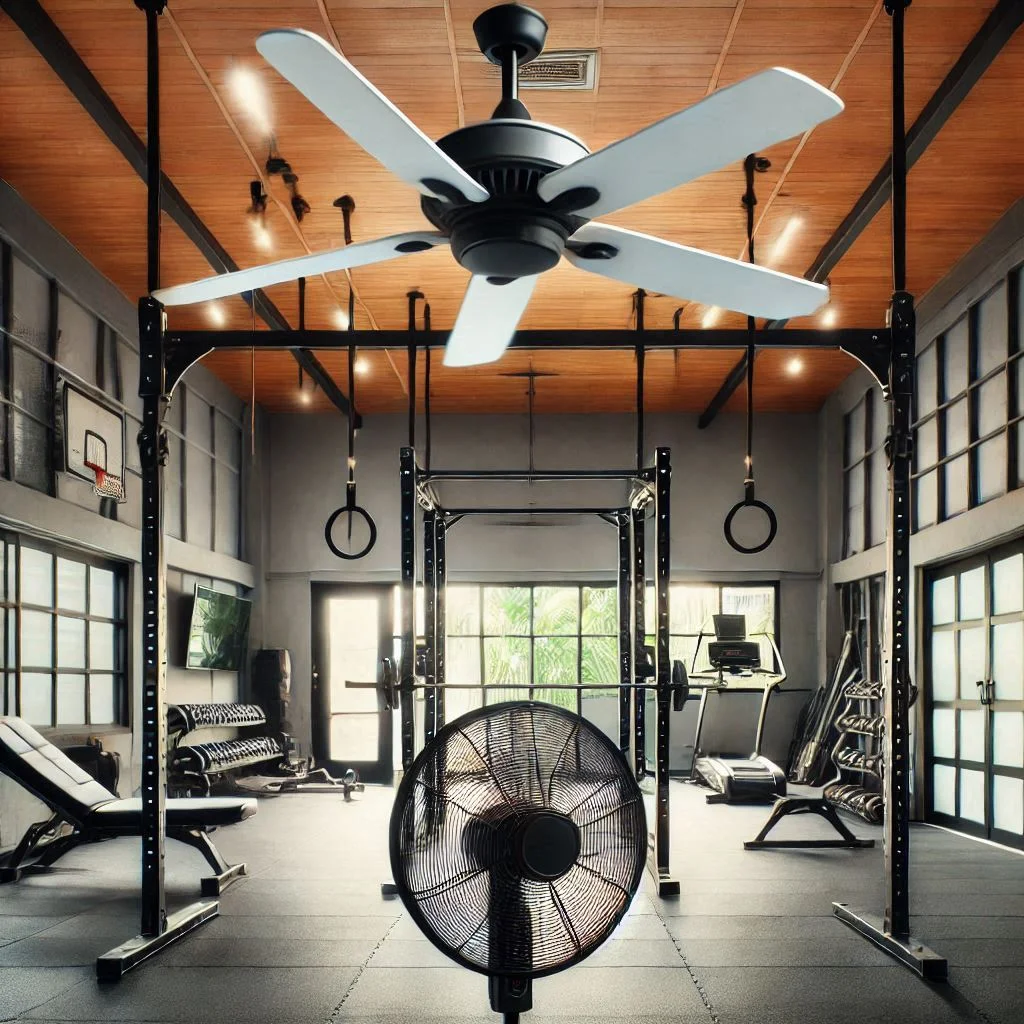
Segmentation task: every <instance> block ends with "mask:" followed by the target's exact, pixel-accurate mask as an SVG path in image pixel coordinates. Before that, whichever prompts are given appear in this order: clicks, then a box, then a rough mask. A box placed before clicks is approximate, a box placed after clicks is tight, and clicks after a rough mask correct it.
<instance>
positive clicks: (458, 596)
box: [445, 584, 480, 636]
mask: <svg viewBox="0 0 1024 1024" xmlns="http://www.w3.org/2000/svg"><path fill="white" fill-rule="evenodd" d="M446 601H447V603H446V605H445V626H446V628H447V630H448V635H449V636H467V635H468V636H473V635H474V634H475V635H479V633H480V588H479V587H472V586H465V585H462V584H453V585H452V586H450V587H448V588H447V593H446Z"/></svg>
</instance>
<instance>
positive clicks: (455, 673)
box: [445, 636, 480, 719]
mask: <svg viewBox="0 0 1024 1024" xmlns="http://www.w3.org/2000/svg"><path fill="white" fill-rule="evenodd" d="M445 659H446V660H445V676H446V677H447V678H448V679H451V680H453V681H454V680H457V681H458V682H459V683H461V684H463V685H467V686H468V685H478V684H479V683H480V641H479V640H478V639H477V638H476V637H453V636H449V637H448V643H447V647H446V648H445ZM446 699H447V698H446ZM447 717H449V719H450V714H448V715H447Z"/></svg>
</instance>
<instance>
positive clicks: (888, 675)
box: [97, 0, 946, 979]
mask: <svg viewBox="0 0 1024 1024" xmlns="http://www.w3.org/2000/svg"><path fill="white" fill-rule="evenodd" d="M909 2H910V0H885V9H886V12H887V13H888V15H889V16H890V18H891V24H892V113H893V118H892V127H893V133H892V211H893V221H892V238H893V294H892V300H891V304H890V310H889V325H888V326H887V327H883V328H875V329H873V328H867V329H863V328H848V329H841V330H831V331H817V330H775V329H770V330H769V329H766V330H762V331H760V332H758V334H757V339H756V344H757V346H758V347H762V348H785V349H792V348H822V349H840V350H842V351H844V352H846V353H848V354H849V355H850V356H852V357H853V358H855V359H857V360H859V361H860V362H861V363H862V364H863V365H864V366H865V367H866V368H867V370H868V371H869V372H870V373H871V374H872V376H873V377H874V379H875V381H876V382H877V384H878V386H879V387H880V388H881V390H882V393H883V396H884V397H885V399H886V400H887V401H888V402H889V405H890V429H889V437H888V440H887V449H888V451H889V454H890V461H889V523H888V562H887V566H888V572H887V588H888V592H887V619H886V632H885V641H886V643H885V649H886V667H885V679H884V683H885V705H884V713H885V726H886V736H885V823H884V849H885V857H884V872H885V879H884V880H885V907H884V912H883V914H882V915H880V916H873V915H869V914H865V913H859V912H855V911H853V910H851V909H850V908H849V907H847V906H846V905H845V904H839V903H837V904H833V907H834V910H835V913H836V915H837V916H838V917H839V918H840V919H841V920H843V921H845V922H846V923H847V924H849V925H850V926H851V927H853V928H855V929H856V930H857V931H859V932H860V933H861V934H863V935H864V936H866V937H867V938H868V939H870V940H871V941H872V942H874V943H876V944H877V945H879V946H880V947H881V948H883V949H884V950H886V951H887V952H888V953H890V954H891V955H892V956H894V957H896V958H897V959H899V960H900V961H901V962H902V963H904V964H906V965H907V966H909V967H911V968H912V969H913V970H915V971H917V972H918V973H919V974H920V975H922V976H923V977H927V978H930V979H939V978H944V977H945V975H946V961H945V960H944V959H943V958H941V957H939V956H938V955H936V954H935V953H933V952H932V951H931V950H929V949H927V947H925V946H924V945H923V944H922V943H920V942H919V941H918V940H917V939H914V938H912V937H911V935H910V902H909V882H910V859H909V838H910V837H909V833H910V809H911V799H910V796H911V792H910V744H909V735H910V717H909V707H910V695H911V680H910V664H911V663H910V659H911V657H912V652H913V650H914V643H913V636H912V633H911V622H910V617H909V596H910V591H909V587H910V580H911V567H910V543H909V542H910V524H911V518H910V499H911V489H910V470H911V444H912V431H911V422H912V421H911V409H912V405H913V394H914V354H915V320H914V299H913V296H912V295H910V294H909V293H908V292H907V291H906V209H907V200H906V178H907V155H906V138H905V133H904V112H903V108H904V84H903V68H904V47H903V27H904V15H905V8H906V7H907V6H909ZM136 4H137V6H138V7H140V8H141V9H142V10H143V11H144V12H145V16H146V22H147V32H146V51H147V121H148V132H147V147H148V160H147V170H148V173H147V188H148V207H147V240H148V244H147V262H148V276H147V284H148V286H149V289H150V291H153V290H155V289H156V288H158V287H159V283H160V282H159V268H160V212H161V199H162V197H161V187H160V121H159V118H160V92H159V39H158V20H159V16H160V14H161V13H162V12H163V9H164V0H136ZM248 299H249V301H250V302H258V301H260V300H261V296H258V295H250V296H248ZM409 340H410V339H409V334H408V333H407V332H404V331H309V330H299V331H187V332H181V331H179V332H173V333H172V332H168V331H167V329H166V322H165V317H164V311H163V307H162V306H161V304H160V303H159V302H157V301H156V300H155V299H153V298H151V297H149V296H144V297H143V298H141V299H140V300H139V347H140V364H141V366H140V374H139V394H140V396H141V398H142V404H143V422H142V430H141V432H140V436H139V446H140V451H141V455H142V502H143V537H142V556H141V571H142V579H143V585H144V594H143V616H142V622H141V630H142V639H143V651H144V661H143V681H142V819H143V831H142V842H141V853H142V886H141V893H140V898H141V927H140V934H139V935H138V936H136V937H135V938H132V939H129V940H128V941H127V942H126V943H124V944H123V945H121V946H119V947H117V949H115V950H112V951H111V952H110V953H108V954H106V955H105V956H103V957H101V958H100V960H99V961H98V962H97V972H98V974H100V975H101V977H103V978H105V979H116V978H119V977H121V976H122V975H123V974H124V972H126V971H128V970H130V969H131V968H132V967H134V966H136V965H137V964H139V963H141V962H142V961H143V960H145V959H146V958H148V957H149V956H151V955H153V954H154V953H155V952H157V951H158V950H159V949H161V948H163V947H165V946H167V945H169V944H170V943H172V942H174V941H175V940H177V939H179V938H181V937H182V936H183V935H186V934H187V933H188V932H190V931H192V930H194V929H195V928H196V927H198V926H199V925H201V924H202V923H203V922H204V921H207V920H209V919H210V918H212V917H214V916H215V915H216V914H217V913H218V911H219V906H218V902H217V900H215V899H211V900H203V901H200V902H199V903H196V904H193V905H192V906H189V907H186V908H185V909H183V910H180V911H177V912H176V913H174V914H173V915H171V916H168V914H167V911H166V900H165V893H164V842H165V837H166V822H165V807H164V799H165V797H164V794H165V787H166V756H165V750H166V744H165V733H166V724H165V721H164V707H165V702H166V674H165V652H166V584H167V580H166V566H165V561H164V549H163V496H164V487H163V477H164V466H165V464H166V461H167V456H168V450H167V440H166V432H165V429H164V426H163V415H164V412H165V410H166V407H167V403H168V401H169V399H170V395H171V392H172V391H173V389H174V386H175V384H176V383H177V382H178V381H179V380H180V379H181V377H182V375H183V374H184V373H185V371H186V370H187V369H188V367H189V366H191V365H192V364H193V363H195V362H196V361H197V360H199V359H201V358H202V357H203V356H204V355H206V354H207V353H208V352H211V351H213V350H214V349H246V350H248V349H307V350H309V349H312V350H316V349H331V348H346V349H347V348H348V347H349V346H351V345H355V346H357V347H358V348H362V349H372V348H378V349H379V348H386V349H401V348H406V347H407V346H408V344H409ZM415 340H416V344H417V345H418V346H419V347H421V348H422V347H427V348H440V347H442V346H443V345H444V343H445V341H446V340H447V332H443V331H422V332H420V333H418V334H417V335H416V339H415ZM748 343H749V336H748V333H747V331H746V330H666V331H653V330H652V331H644V332H643V335H642V342H641V341H638V337H637V332H636V331H627V330H611V331H519V332H518V333H517V334H516V336H515V338H514V340H513V343H512V344H513V346H514V347H516V348H527V349H530V348H535V349H550V348H568V349H605V348H613V349H627V350H631V351H636V350H637V347H638V344H639V346H640V349H641V351H647V350H651V349H659V348H660V349H665V348H668V349H678V348H704V349H709V348H735V349H746V348H747V346H748ZM664 458H665V460H666V461H665V470H666V474H667V472H668V463H667V460H668V454H667V452H666V453H665V456H664ZM403 464H404V467H405V471H406V472H407V473H408V486H409V487H410V488H411V493H412V495H413V499H412V501H413V507H414V506H415V503H416V501H417V500H419V499H418V498H417V497H416V486H417V484H420V483H423V481H421V480H419V481H418V480H417V479H416V476H417V473H416V468H415V462H414V459H413V458H412V457H411V455H410V454H409V453H406V454H404V455H403ZM659 473H660V471H659V470H658V468H657V464H656V466H655V475H656V479H655V481H654V484H655V488H656V489H657V480H658V474H659ZM428 482H429V481H428ZM644 482H645V483H646V482H647V481H644ZM426 511H429V510H426ZM404 512H405V509H403V513H404ZM662 513H663V514H664V515H665V517H666V521H667V517H668V514H669V513H668V506H667V488H666V503H665V504H664V505H663V506H662V510H661V511H660V512H659V513H658V515H659V516H660V515H661V514H662ZM414 515H415V513H414V512H412V515H411V516H410V527H411V522H412V518H413V516H414ZM629 525H630V530H631V537H632V540H633V542H634V543H635V539H636V534H637V530H636V524H635V520H634V521H633V522H631V523H630V524H629ZM443 533H444V531H443V530H442V531H441V534H440V535H442V537H443ZM438 536H439V533H438V531H437V515H436V511H435V518H434V533H433V538H434V565H433V573H434V576H435V578H436V577H437V574H438V572H440V573H441V574H442V576H443V572H444V540H443V539H442V541H441V548H440V556H438V548H437V537H438ZM663 539H664V546H663V547H659V548H658V551H657V566H656V575H657V576H658V578H659V580H663V581H664V582H665V584H666V586H667V581H668V571H669V563H668V555H669V549H668V533H667V529H666V530H665V532H664V534H663ZM628 543H629V541H628V540H627V539H624V530H623V529H621V524H620V552H621V551H622V550H623V549H624V548H625V546H626V545H627V544H628ZM408 550H412V548H411V545H410V547H409V548H408ZM438 558H440V568H439V567H438ZM620 562H621V558H620ZM402 572H403V585H404V587H405V588H406V593H405V600H404V602H403V609H409V608H411V605H410V603H409V600H408V597H409V591H408V588H409V587H410V584H411V577H412V573H411V570H410V569H409V568H408V567H406V566H405V565H403V570H402ZM632 572H633V584H634V587H635V588H637V589H640V588H642V587H643V577H642V576H640V575H638V570H637V567H636V564H635V555H634V559H633V569H632ZM661 589H662V588H661V587H660V586H659V587H658V588H656V592H657V593H658V594H659V597H658V601H659V612H658V614H659V623H658V625H659V638H662V637H664V638H665V642H666V643H667V634H666V633H665V632H663V631H662V630H661V628H660V627H661V626H662V616H663V615H665V616H667V613H668V601H667V591H666V592H665V593H664V594H662V593H661ZM409 614H410V612H409V611H408V610H403V616H406V617H407V616H408V615H409ZM434 623H435V624H434V627H433V628H434V630H435V633H434V638H435V654H434V664H433V670H434V673H435V675H436V674H437V670H438V663H437V658H438V654H440V659H441V661H440V668H441V672H442V674H443V670H444V660H443V653H442V652H441V645H439V644H437V643H436V638H437V637H438V636H441V635H443V633H441V632H439V631H440V630H442V629H443V626H444V610H443V608H442V609H441V611H440V616H439V617H438V616H437V614H436V611H435V617H434ZM410 632H411V631H410ZM660 646H661V645H660V643H659V647H660ZM404 650H411V647H410V646H409V645H406V647H405V648H404ZM633 650H634V652H635V650H636V645H635V643H634V646H633ZM666 655H667V652H666V651H661V652H660V656H659V659H658V660H659V662H660V664H662V665H664V666H665V667H666V668H667V667H668V659H667V656H666ZM625 675H626V674H625V671H624V673H623V677H624V678H625ZM411 676H412V673H411V672H409V673H403V679H406V678H411ZM661 682H662V681H661V679H659V680H658V685H659V690H660V689H661V688H662V687H661ZM405 685H406V687H407V688H408V685H409V684H408V683H407V682H406V683H405ZM434 689H435V691H436V693H435V698H434V699H435V711H434V715H435V719H434V721H435V726H436V721H437V719H436V714H437V706H436V701H437V699H438V697H439V696H440V699H441V700H442V701H443V691H441V690H440V688H439V687H434ZM633 692H634V693H636V691H633ZM637 703H642V702H637V701H635V700H634V705H636V704H637ZM442 714H443V710H442ZM641 722H642V719H641V718H640V717H639V716H637V715H636V714H635V708H634V719H633V725H634V728H637V727H638V726H640V723H641ZM660 740H661V737H660V735H659V741H660ZM633 742H634V744H635V742H636V737H634V739H633ZM404 745H405V739H404V737H403V746H404ZM634 749H635V747H634ZM404 753H406V751H405V750H403V754H404ZM664 778H665V783H666V784H667V774H666V776H664ZM664 806H665V807H666V809H667V802H666V803H665V805H664ZM665 824H666V825H667V822H666V823H665ZM656 827H657V828H659V829H660V832H659V835H662V836H663V841H664V843H665V847H664V850H660V849H659V850H658V851H657V856H656V858H655V859H656V863H657V864H658V865H659V867H660V866H661V865H664V866H666V867H667V854H668V849H667V840H668V830H667V828H664V829H661V823H658V824H657V825H656ZM663 854H664V856H663Z"/></svg>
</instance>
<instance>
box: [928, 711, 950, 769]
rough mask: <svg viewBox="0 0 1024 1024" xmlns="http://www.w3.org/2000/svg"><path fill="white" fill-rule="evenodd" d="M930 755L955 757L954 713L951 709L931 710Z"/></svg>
mask: <svg viewBox="0 0 1024 1024" xmlns="http://www.w3.org/2000/svg"><path fill="white" fill-rule="evenodd" d="M932 754H933V755H934V756H935V757H948V758H955V757H956V712H955V711H953V710H952V708H934V709H933V710H932Z"/></svg>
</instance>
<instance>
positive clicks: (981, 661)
mask: <svg viewBox="0 0 1024 1024" xmlns="http://www.w3.org/2000/svg"><path fill="white" fill-rule="evenodd" d="M984 678H985V628H984V627H983V626H976V627H974V628H973V629H962V630H960V699H961V700H977V699H978V685H977V684H978V680H979V679H984Z"/></svg>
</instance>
